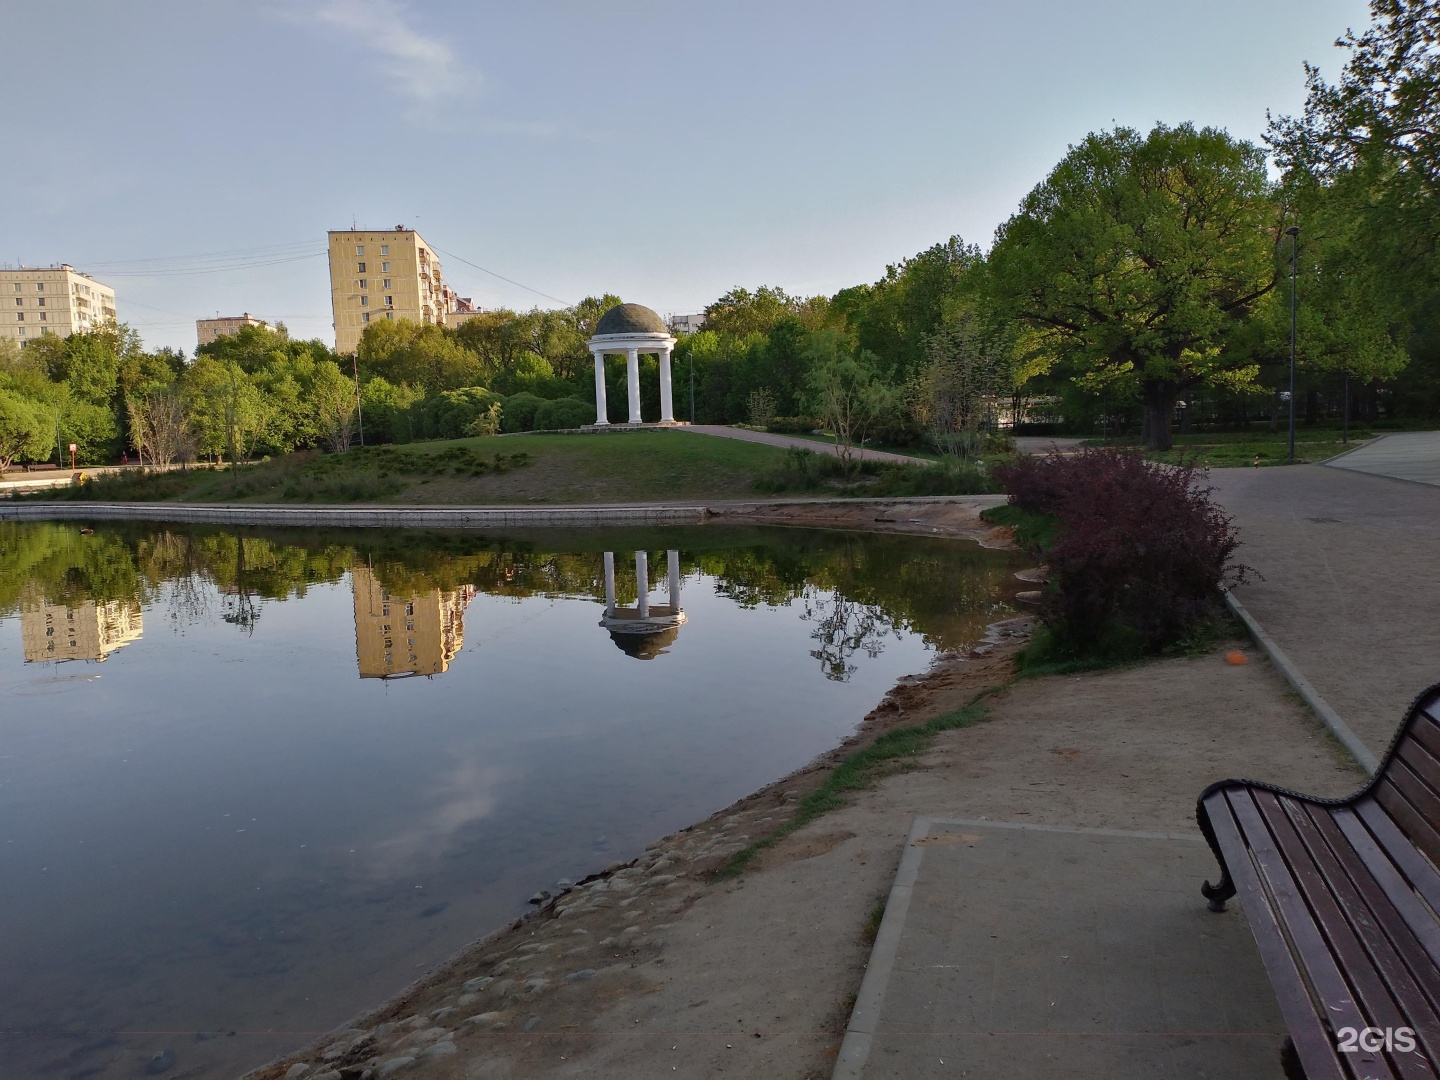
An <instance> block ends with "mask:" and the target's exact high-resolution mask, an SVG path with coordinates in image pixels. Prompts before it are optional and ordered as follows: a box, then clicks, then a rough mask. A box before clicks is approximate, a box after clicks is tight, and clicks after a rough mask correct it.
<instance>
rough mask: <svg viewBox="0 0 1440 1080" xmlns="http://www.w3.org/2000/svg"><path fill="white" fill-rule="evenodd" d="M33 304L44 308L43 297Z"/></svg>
mask: <svg viewBox="0 0 1440 1080" xmlns="http://www.w3.org/2000/svg"><path fill="white" fill-rule="evenodd" d="M35 303H36V304H38V305H39V306H40V307H44V306H45V297H43V296H42V297H40V299H39V300H37V301H35Z"/></svg>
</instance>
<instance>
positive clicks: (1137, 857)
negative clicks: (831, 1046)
mask: <svg viewBox="0 0 1440 1080" xmlns="http://www.w3.org/2000/svg"><path fill="white" fill-rule="evenodd" d="M1213 876H1214V860H1213V858H1212V857H1211V855H1210V852H1209V849H1208V848H1207V847H1206V846H1205V843H1204V841H1203V840H1202V839H1201V838H1200V836H1199V835H1198V834H1190V835H1166V834H1163V833H1158V834H1157V833H1143V832H1123V831H1119V830H1114V829H1075V828H1064V827H1056V826H1044V825H1028V824H1023V825H1020V824H1008V823H1006V824H1002V823H996V822H993V821H983V820H975V819H969V820H966V819H959V818H926V817H920V818H916V820H915V824H914V826H913V827H912V829H911V834H910V837H909V840H908V842H907V845H906V848H905V854H904V856H903V857H902V859H901V863H900V870H899V872H898V873H897V875H896V877H895V885H894V887H893V889H892V890H891V893H890V897H889V901H888V903H887V905H886V909H885V920H884V922H883V924H882V925H881V928H880V933H879V935H878V936H877V938H876V942H875V949H874V951H873V952H872V953H871V957H870V964H869V966H868V967H867V969H866V972H865V980H864V982H863V984H862V985H861V988H860V993H859V995H858V997H857V1000H856V1005H855V1011H854V1014H853V1015H852V1017H851V1020H850V1024H849V1028H848V1030H847V1032H846V1036H845V1041H844V1044H843V1045H842V1047H841V1050H840V1056H839V1059H838V1061H837V1063H836V1068H835V1073H834V1077H835V1080H861V1078H867V1080H881V1078H885V1080H914V1078H919V1077H931V1076H934V1077H941V1076H961V1075H963V1076H966V1077H973V1078H975V1080H1013V1078H1015V1077H1034V1078H1036V1080H1039V1078H1041V1077H1044V1078H1046V1080H1055V1078H1059V1077H1086V1078H1092V1077H1106V1078H1107V1080H1129V1078H1134V1080H1153V1078H1155V1077H1182V1076H1183V1077H1241V1076H1243V1077H1262V1076H1273V1075H1274V1074H1275V1073H1276V1072H1277V1071H1278V1069H1277V1068H1276V1066H1277V1064H1278V1057H1279V1055H1278V1053H1277V1051H1278V1049H1279V1044H1280V1040H1281V1038H1282V1037H1283V1033H1284V1030H1285V1027H1284V1024H1283V1022H1282V1021H1281V1018H1280V1015H1279V1010H1278V1009H1277V1008H1276V1004H1275V998H1274V995H1273V994H1272V993H1271V992H1270V990H1269V987H1268V985H1267V982H1266V979H1265V972H1264V970H1263V968H1262V967H1261V965H1260V958H1259V955H1258V954H1257V953H1256V951H1255V946H1254V944H1253V942H1252V941H1251V940H1250V935H1249V933H1248V931H1247V929H1246V926H1245V922H1244V920H1243V917H1242V918H1235V917H1230V916H1220V917H1217V916H1215V915H1213V914H1211V913H1210V912H1209V911H1207V910H1206V908H1205V905H1204V904H1203V903H1201V902H1200V901H1199V900H1198V899H1197V895H1198V889H1197V888H1196V882H1198V881H1201V880H1203V879H1204V878H1206V877H1213ZM962 1070H963V1071H962Z"/></svg>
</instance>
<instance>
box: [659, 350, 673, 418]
mask: <svg viewBox="0 0 1440 1080" xmlns="http://www.w3.org/2000/svg"><path fill="white" fill-rule="evenodd" d="M660 422H661V423H662V424H673V423H674V422H675V403H674V402H673V401H671V393H670V350H669V349H661V350H660Z"/></svg>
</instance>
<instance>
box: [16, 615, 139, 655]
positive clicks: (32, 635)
mask: <svg viewBox="0 0 1440 1080" xmlns="http://www.w3.org/2000/svg"><path fill="white" fill-rule="evenodd" d="M143 629H144V627H143V626H142V624H141V619H140V605H139V604H136V603H126V602H124V601H121V600H111V601H109V602H108V603H103V604H97V603H96V602H95V601H94V600H86V601H85V603H83V604H81V605H80V606H79V607H73V608H72V607H66V606H64V605H63V604H43V605H37V606H34V607H25V608H23V609H22V610H21V612H20V639H21V641H22V642H23V643H24V646H25V661H26V663H34V662H37V661H41V660H105V659H108V658H109V656H110V654H111V653H112V652H114V651H115V650H116V649H118V648H120V647H121V646H123V645H128V644H129V643H130V642H132V641H135V640H136V639H137V638H139V637H140V633H141V631H142V630H143Z"/></svg>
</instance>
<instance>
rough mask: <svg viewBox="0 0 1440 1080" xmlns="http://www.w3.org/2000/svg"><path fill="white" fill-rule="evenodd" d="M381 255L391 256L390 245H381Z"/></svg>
mask: <svg viewBox="0 0 1440 1080" xmlns="http://www.w3.org/2000/svg"><path fill="white" fill-rule="evenodd" d="M380 254H381V255H389V254H390V245H389V244H381V245H380Z"/></svg>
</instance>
